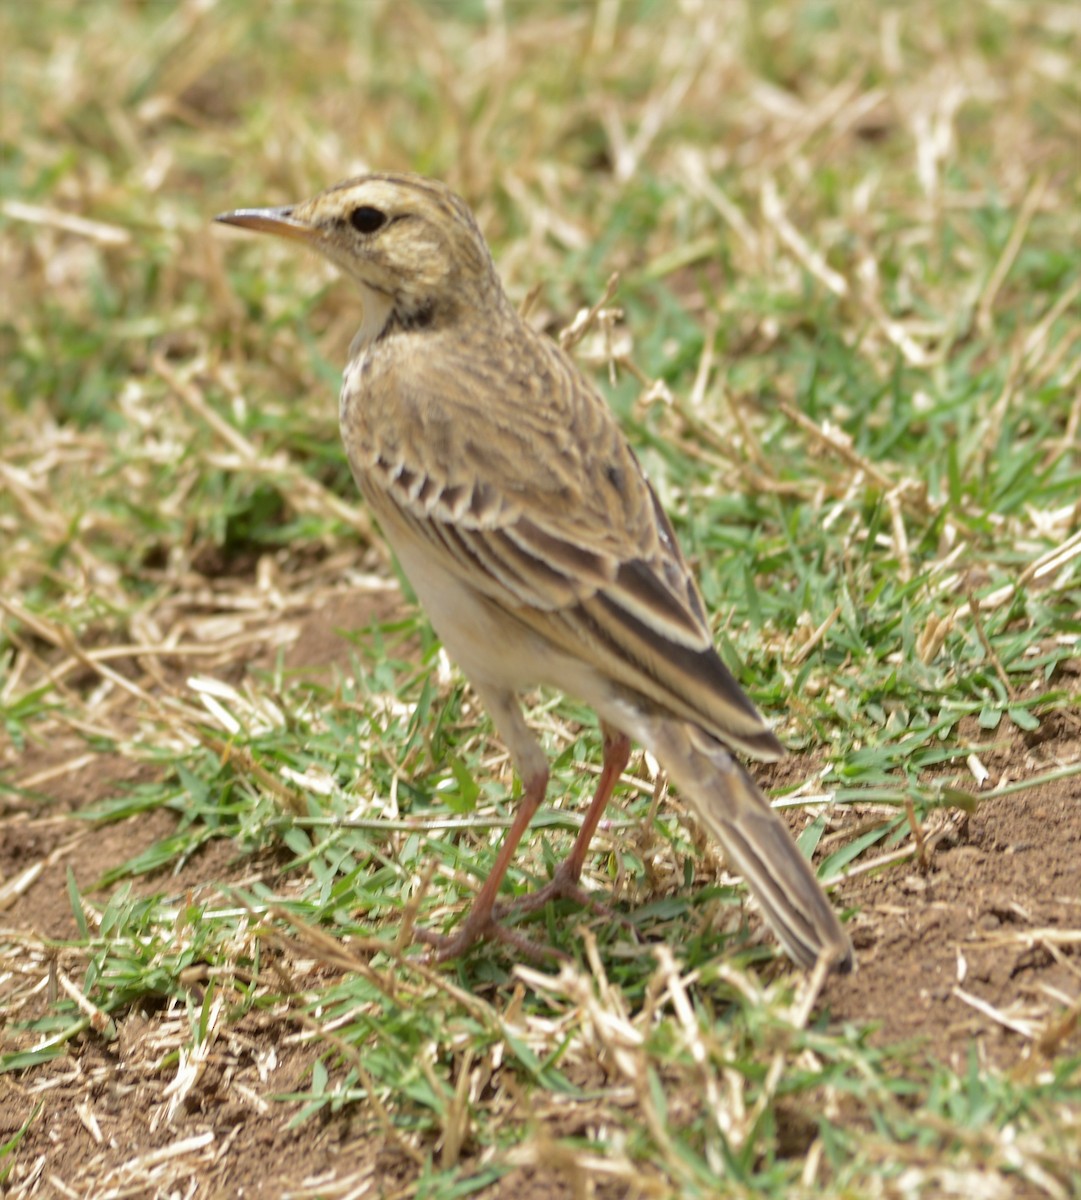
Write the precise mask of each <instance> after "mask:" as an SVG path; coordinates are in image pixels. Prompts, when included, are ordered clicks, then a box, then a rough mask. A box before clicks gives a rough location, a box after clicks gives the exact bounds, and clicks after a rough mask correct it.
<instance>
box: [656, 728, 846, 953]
mask: <svg viewBox="0 0 1081 1200" xmlns="http://www.w3.org/2000/svg"><path fill="white" fill-rule="evenodd" d="M636 724H637V728H636V729H635V731H634V736H635V737H636V738H637V740H639V741H640V742H641V743H642V744H643V745H645V746H646V747H648V749H650V750H651V751H652V752H653V754H654V755H655V756H656V757H657V759H658V760H659V761H660V762H661V764H662V765H663V766H664V767H665V768H666V770H667V771H668V774H669V777H670V778H671V779H672V780H673V781H674V782H675V784H676V786H677V788H678V789H679V793H680V795H681V796H682V798H683V799H684V800H686V801H688V802H689V803H690V804H691V806H692V808H693V809H694V812H695V815H696V816H697V817H698V819H699V820H700V821H701V822H702V824H703V825H705V826H706V828H707V829H708V830H709V831H710V833H712V834H713V836H714V837H715V838H716V839H717V840H718V841H719V842H720V843H721V846H722V848H723V849H724V852H725V856H726V857H727V859H728V861H729V864H730V865H731V866H732V867H733V868H734V869H735V870H737V871H739V872H740V874H741V875H742V876H743V877H744V879H745V880H746V881H747V886H748V887H749V888H750V889H751V892H752V893H753V895H754V896H755V898H756V899H757V900H758V903H759V904H760V905H761V906H762V910H763V912H764V913H765V915H766V919H767V920H768V921H769V923H770V925H771V926H772V927H773V932H774V933H775V934H776V935H777V938H778V940H779V941H780V943H781V945H782V946H784V948H785V950H787V951H788V953H789V955H790V956H791V957H792V958H793V959H794V960H795V962H797V963H799V965H800V966H802V967H806V968H811V967H813V966H814V965H815V963H816V962H817V961H818V959H819V957H820V956H822V955H825V956H826V958H827V959H828V960H829V961H830V962H831V963H832V965H833V967H834V969H835V970H838V971H849V970H851V968H852V964H853V956H852V944H851V942H850V941H849V940H848V935H847V934H846V933H845V931H844V930H843V929H842V928H841V923H840V921H838V919H837V914H836V913H835V912H834V911H833V908H832V907H831V905H830V902H829V901H828V900H827V899H826V895H825V893H824V892H823V891H822V888H821V886H820V885H819V882H818V880H817V879H816V878H815V875H814V872H813V871H812V870H811V866H810V864H809V863H808V862H807V860H806V859H805V858H804V857H803V855H802V854H801V853H800V851H799V849H798V848H797V846H796V844H795V842H793V840H792V838H791V836H790V834H789V832H788V829H787V828H786V826H785V824H784V822H783V821H782V820H781V818H780V817H779V816H778V815H777V814H776V813H775V812H774V811H773V809H772V808H771V807H770V805H769V802H768V801H767V800H766V798H765V797H764V796H763V795H762V793H761V792H760V791H759V790H758V786H757V785H756V784H755V782H754V780H753V779H752V778H751V776H750V775H749V774H748V773H747V771H746V769H745V768H744V767H743V765H742V764H741V763H740V762H738V761H737V760H736V759H734V758H733V757H732V755H731V754H729V753H728V751H727V750H726V749H725V747H724V746H723V745H722V744H721V743H720V742H719V741H717V740H716V739H715V738H713V737H711V736H710V735H709V734H708V733H706V732H705V731H704V730H701V729H698V728H697V727H696V726H694V725H691V724H689V723H687V722H685V721H679V720H674V719H672V718H668V717H660V716H653V715H650V716H643V717H642V718H641V720H640V721H639V722H637V723H636Z"/></svg>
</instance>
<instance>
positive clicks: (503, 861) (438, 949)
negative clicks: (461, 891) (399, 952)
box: [416, 770, 548, 962]
mask: <svg viewBox="0 0 1081 1200" xmlns="http://www.w3.org/2000/svg"><path fill="white" fill-rule="evenodd" d="M547 787H548V772H547V770H545V771H544V772H543V774H540V775H536V776H534V777H533V778H532V779H531V780H529V782H528V783H527V784H526V788H525V792H524V793H523V794H522V799H521V802H520V803H519V805H518V811H517V812H516V813H515V814H514V822H513V823H512V825H511V827H510V829H509V830H508V831H507V836H506V837H505V838H504V839H503V845H502V846H500V848H499V854H498V856H497V857H496V860H495V866H494V867H493V868H492V870H491V873H490V874H489V876H488V878H487V879H486V880H485V881H484V886H483V887H482V888H481V889H480V891H479V892H478V893H477V895H476V897H475V898H474V900H473V903H472V905H471V906H470V909H469V915H468V916H467V917H466V918H465V920H464V921H463V922H462V923H461V925H459V926H458V929H457V932H455V933H454V935H453V936H451V937H444V936H443V935H442V934H439V933H433V932H431V931H430V930H427V929H418V930H417V931H416V936H417V940H418V941H421V942H425V943H427V944H428V945H430V946H434V947H435V951H434V953H433V954H432V957H433V958H434V959H435V960H436V961H437V962H442V961H443V960H444V959H447V958H454V957H456V956H457V955H459V954H461V953H462V952H463V951H465V950H468V949H469V947H470V946H472V945H473V943H474V942H475V941H477V939H478V938H481V937H485V936H486V935H489V934H493V935H495V936H497V937H499V936H501V935H502V934H503V933H504V932H505V931H503V930H501V929H500V927H499V926H498V925H497V924H496V921H495V918H494V916H493V910H494V909H495V898H496V896H498V895H499V889H500V887H501V886H502V884H503V877H504V876H505V875H506V873H507V868H508V867H509V866H510V864H511V860H512V859H513V858H514V852H515V851H516V850H517V849H518V843H519V842H520V841H521V840H522V835H523V834H524V833H525V831H526V830H527V829H528V828H529V823H530V821H532V820H533V817H534V816H535V815H536V812H537V809H538V808H539V807H540V803H541V801H542V800H543V799H544V793H545V791H546V790H547ZM510 940H514V939H513V938H512V939H510Z"/></svg>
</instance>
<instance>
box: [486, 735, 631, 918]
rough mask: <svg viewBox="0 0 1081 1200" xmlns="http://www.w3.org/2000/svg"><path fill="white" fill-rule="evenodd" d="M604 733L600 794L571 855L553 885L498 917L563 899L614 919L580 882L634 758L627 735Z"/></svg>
mask: <svg viewBox="0 0 1081 1200" xmlns="http://www.w3.org/2000/svg"><path fill="white" fill-rule="evenodd" d="M601 733H602V735H603V737H604V765H603V767H602V768H601V777H600V779H599V780H598V782H597V790H596V791H595V792H594V793H593V800H592V802H591V803H590V806H589V811H588V812H587V813H586V816H585V820H584V821H583V822H582V828H581V829H580V830H579V831H578V836H577V837H576V838H575V840H574V846H573V847H572V848H571V852H570V854H569V855H568V856H567V858H565V859H564V860H563V862H561V863H560V864H559V866H558V867H557V868H556V873H555V874H554V875H553V876H552V880H551V882H550V883H548V884H546V885H545V886H544V887H542V888H539V889H538V890H537V891H535V892H532V893H531V894H530V895H528V896H526V897H524V898H523V899H521V900H519V901H517V902H516V903H514V904H512V905H508V906H507V907H506V908H501V909H500V910H499V911H497V913H496V916H498V917H503V916H505V915H507V914H513V915H515V916H519V915H522V914H525V913H531V912H535V911H536V910H537V909H538V908H541V907H543V906H544V905H545V904H547V903H548V902H549V901H550V900H562V899H568V900H575V901H576V902H577V903H579V904H581V905H582V906H583V908H591V909H593V910H594V911H595V912H599V913H600V914H601V915H602V916H609V917H610V916H611V915H612V914H611V913H610V912H609V910H608V909H607V908H605V906H604V905H603V904H601V903H600V901H599V900H597V899H595V898H594V897H593V896H591V895H590V893H589V892H587V891H585V890H584V889H583V888H582V887H580V886H579V882H578V881H579V880H580V879H581V878H582V868H583V867H584V866H585V861H586V854H587V853H588V851H589V843H590V842H591V841H592V840H593V835H594V834H595V833H596V832H597V826H598V825H599V824H600V820H601V817H602V816H603V814H604V810H605V808H606V807H607V806H608V801H609V800H610V799H611V798H612V792H613V790H614V789H615V786H616V784H617V783H618V782H619V777H620V776H621V775H622V774H623V769H624V767H626V765H627V760H628V759H629V758H630V756H631V743H630V739H629V738H628V737H627V736H626V735H625V734H623V733H620V732H619V731H618V730H616V729H612V728H611V726H609V725H605V724H604V723H603V722H602V723H601Z"/></svg>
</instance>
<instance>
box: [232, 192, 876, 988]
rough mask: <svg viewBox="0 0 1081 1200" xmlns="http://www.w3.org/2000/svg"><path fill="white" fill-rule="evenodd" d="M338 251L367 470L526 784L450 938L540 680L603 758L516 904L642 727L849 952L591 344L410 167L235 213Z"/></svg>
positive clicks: (745, 851)
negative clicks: (355, 297) (566, 345)
mask: <svg viewBox="0 0 1081 1200" xmlns="http://www.w3.org/2000/svg"><path fill="white" fill-rule="evenodd" d="M217 219H218V220H219V221H224V222H226V223H228V224H232V225H240V226H242V227H244V228H248V229H255V230H259V231H262V232H267V233H274V234H277V235H279V236H284V237H289V238H293V239H296V240H299V241H302V242H304V243H305V244H307V245H309V246H311V247H312V248H314V249H316V250H319V251H320V252H321V253H322V254H324V255H326V257H328V258H329V259H331V260H332V261H333V262H335V263H336V264H337V265H338V266H339V267H340V268H341V269H342V270H343V271H344V272H345V273H346V274H347V275H348V276H349V277H350V278H351V279H352V280H353V281H354V282H355V283H356V284H357V285H358V286H359V288H360V292H361V297H362V301H363V306H364V311H363V319H362V322H361V326H360V329H359V331H358V333H357V336H356V337H355V339H354V341H353V344H352V346H351V347H350V361H349V364H348V366H347V368H346V371H345V377H344V380H343V384H342V392H341V408H340V417H341V429H342V437H343V440H344V442H345V447H346V450H347V452H348V455H349V462H350V465H351V466H352V469H353V474H354V476H355V478H356V480H357V483H358V485H359V487H360V489H361V491H362V492H363V494H364V496H365V498H366V499H367V500H368V502H369V504H370V505H371V506H372V508H373V510H374V511H375V513H376V515H377V516H378V518H379V520H380V523H381V525H382V527H383V530H384V532H385V534H386V536H387V538H388V540H389V541H390V543H391V546H392V547H393V549H394V551H395V553H396V554H397V556H398V559H399V561H400V563H401V565H402V568H403V570H404V571H405V573H406V575H407V576H408V577H409V580H410V582H411V583H412V585H413V587H414V589H415V590H416V592H417V595H418V597H419V598H420V600H421V602H422V604H423V605H424V607H425V608H426V610H427V612H428V615H429V617H430V618H431V621H432V624H433V625H434V626H435V628H436V631H437V632H438V633H439V635H440V637H441V638H442V639H443V642H444V644H445V645H446V647H447V650H448V651H449V652H450V654H451V655H452V656H453V657H455V658H456V659H457V660H458V662H459V663H460V665H461V666H462V669H463V670H464V671H465V673H466V675H467V676H468V677H469V679H470V681H471V683H472V685H473V688H474V690H475V691H476V692H477V694H478V696H479V698H480V699H481V701H482V702H483V703H484V705H485V706H486V707H487V709H488V711H489V712H490V713H491V716H492V719H493V721H494V723H495V725H496V728H497V729H498V730H499V733H500V735H501V736H502V737H503V739H504V740H505V741H506V743H507V746H508V749H509V750H510V752H511V755H512V757H513V759H514V762H515V766H516V767H517V769H518V771H519V773H520V774H521V776H522V780H523V785H524V790H523V796H522V799H521V802H520V805H519V808H518V811H517V813H516V816H515V821H514V824H513V826H512V828H511V830H510V832H509V833H508V835H507V837H506V839H505V840H504V843H503V845H502V847H501V849H500V851H499V855H498V857H497V860H496V863H495V866H494V868H493V870H492V872H491V873H490V875H489V876H488V878H487V880H486V881H485V883H484V885H483V887H482V888H481V890H480V892H479V893H478V895H477V898H476V900H475V902H474V904H473V907H472V909H471V910H470V913H469V915H468V916H467V917H466V918H465V919H464V920H463V921H462V922H461V924H460V925H459V927H458V930H457V932H456V933H455V935H454V936H453V937H450V938H439V937H437V936H436V935H433V934H423V935H422V936H423V937H424V939H425V940H427V941H430V942H433V943H435V944H436V945H437V946H438V948H439V950H438V953H439V955H440V956H441V957H446V956H448V955H451V954H455V953H458V952H460V951H461V950H463V949H465V948H466V947H467V946H469V945H470V944H471V943H472V942H473V941H475V940H476V939H477V938H478V937H480V936H483V935H486V934H492V933H495V934H498V935H500V936H503V937H506V938H508V939H509V940H512V941H517V942H518V944H523V939H521V938H518V937H517V936H516V935H514V934H512V933H508V932H507V931H505V930H503V929H502V928H501V927H500V926H499V925H498V924H497V923H496V921H495V915H496V898H497V895H498V892H499V888H500V885H501V883H502V880H503V877H504V875H505V873H506V870H507V867H508V865H509V864H510V861H511V858H512V856H513V854H514V851H515V849H516V847H517V844H518V841H519V840H520V839H521V837H522V835H523V833H524V832H525V830H526V828H527V827H528V824H529V822H530V820H531V819H532V817H533V815H534V813H535V812H536V809H537V807H538V806H539V804H540V803H541V801H542V800H543V798H544V794H545V789H546V786H547V782H548V768H547V762H546V759H545V755H544V752H543V750H542V749H541V747H540V745H539V743H538V742H537V740H536V739H535V737H534V736H533V734H532V733H531V732H530V731H529V728H528V727H527V726H526V724H525V722H524V720H523V718H522V714H521V709H520V708H519V705H518V701H517V698H516V695H517V693H518V692H519V691H521V690H522V689H523V688H526V687H530V686H534V685H538V684H543V685H548V686H553V687H557V688H560V689H562V690H564V691H566V692H568V693H570V694H572V695H574V696H576V697H577V698H578V699H580V700H582V701H584V702H586V703H587V704H589V705H590V706H591V707H593V708H594V709H595V710H596V711H597V713H598V715H599V716H600V720H601V728H602V731H603V733H604V750H605V765H604V771H603V772H602V776H601V781H600V784H599V785H598V788H597V792H596V795H595V797H594V800H593V803H592V805H591V806H590V809H589V812H588V814H587V816H586V820H585V822H584V824H583V828H582V831H581V833H580V834H579V837H578V839H577V840H576V842H575V845H574V848H573V850H572V852H571V855H570V857H569V858H568V859H567V861H566V862H565V863H564V864H562V866H561V867H560V868H559V870H558V871H557V873H556V877H555V879H553V881H552V882H551V884H549V885H548V887H546V888H543V889H541V891H540V892H539V893H537V894H536V895H535V897H532V898H530V900H529V901H528V902H527V903H526V904H525V905H524V906H523V905H519V908H522V907H525V908H531V907H536V905H537V904H539V903H541V902H543V901H544V900H545V899H547V898H549V897H550V896H553V895H568V894H570V895H575V896H578V897H580V898H584V893H582V892H581V891H580V889H579V888H578V880H579V877H580V875H581V871H582V866H583V863H584V860H585V855H586V851H587V848H588V845H589V841H590V839H591V837H592V834H593V832H594V830H595V829H596V826H597V823H598V822H599V820H600V817H601V814H602V812H603V810H604V807H605V805H606V803H607V801H608V799H609V796H610V795H611V791H612V788H613V787H614V785H615V783H616V782H617V781H618V778H619V775H620V773H621V772H622V770H623V767H624V766H625V765H626V761H627V756H628V753H629V745H630V740H631V739H633V740H635V741H638V742H640V743H641V744H643V745H644V746H646V747H647V748H648V749H650V750H651V751H652V752H653V753H654V754H655V756H656V757H657V758H658V759H659V760H660V761H661V763H662V764H663V765H664V766H665V767H666V768H667V770H668V772H669V775H670V776H671V778H672V779H673V780H674V781H675V783H676V784H677V786H678V787H679V788H680V791H681V794H682V795H683V796H684V798H685V799H686V800H687V801H689V803H690V804H691V806H692V808H693V809H694V811H695V813H696V814H697V815H698V817H699V818H700V819H701V821H702V822H703V824H705V826H706V827H707V828H708V829H709V830H710V832H711V833H713V834H714V835H715V836H716V837H717V839H718V840H719V841H720V843H721V845H722V846H723V847H724V850H725V852H726V854H727V855H728V857H729V859H730V861H731V863H732V865H733V866H734V867H735V868H736V869H737V870H739V871H740V872H741V873H742V874H743V875H744V877H745V878H746V880H747V883H748V885H749V886H750V888H751V891H752V892H753V893H754V895H755V897H756V898H757V899H758V902H759V903H760V904H761V906H762V908H763V910H764V912H765V914H766V917H767V918H768V920H769V922H770V924H771V925H772V926H773V929H774V931H775V932H776V934H777V936H778V938H779V939H780V941H781V942H782V944H783V945H784V947H785V949H786V950H787V951H788V952H789V954H790V955H791V956H792V958H793V959H795V960H796V961H797V962H798V963H800V964H801V965H803V966H807V967H809V966H811V965H813V964H814V963H815V962H816V961H817V960H818V959H819V958H820V957H825V958H826V959H827V960H828V961H829V962H830V963H832V965H834V966H835V967H837V968H839V969H848V968H849V967H850V966H851V963H852V950H851V946H850V944H849V941H848V938H847V936H846V935H845V933H844V931H843V929H842V928H841V925H840V923H839V922H838V920H837V917H836V915H835V914H834V912H833V910H832V908H831V907H830V905H829V902H828V901H827V899H826V898H825V895H824V894H823V892H822V890H821V888H820V886H819V884H818V882H817V880H816V879H815V877H814V873H813V872H812V870H811V868H810V866H809V865H808V863H807V862H806V860H805V859H804V858H803V857H802V855H801V854H800V853H799V851H798V850H797V849H796V847H795V845H794V844H793V842H792V840H791V838H790V837H789V835H788V832H787V830H786V828H785V826H784V824H783V822H782V821H781V820H780V818H779V817H778V816H777V815H776V813H775V812H774V811H773V809H772V808H771V807H770V806H769V804H768V803H767V802H766V800H765V799H764V797H763V796H762V794H761V792H760V791H759V790H758V788H757V787H756V785H755V783H754V781H753V780H752V778H751V777H750V775H749V774H748V773H747V771H746V770H745V768H744V767H743V766H742V765H741V764H740V763H739V762H738V761H737V760H736V759H735V758H734V757H733V756H732V755H731V753H730V752H729V751H730V750H737V751H740V752H743V753H746V754H749V755H752V756H754V757H756V758H762V759H774V758H778V757H780V755H781V754H782V753H783V748H782V747H781V744H780V743H779V742H778V741H777V739H776V737H775V736H774V735H773V733H772V732H771V731H770V730H769V728H768V727H767V726H766V725H765V723H764V722H763V720H762V718H761V716H760V715H759V714H758V712H757V711H756V710H755V708H754V706H753V705H752V704H751V702H750V701H749V700H748V699H747V697H746V696H745V695H744V693H743V691H742V690H741V689H740V687H739V684H738V683H737V682H736V680H735V679H734V678H733V677H732V675H731V674H730V672H729V671H728V669H727V668H726V667H725V666H724V664H723V663H722V662H721V660H720V658H719V657H718V655H717V653H716V651H715V649H714V647H713V639H712V636H711V633H710V629H709V625H708V622H707V619H706V614H705V610H704V607H703V604H702V599H701V597H700V595H699V592H698V588H697V586H696V584H695V582H694V579H693V578H692V576H691V574H690V571H689V569H688V567H687V564H686V562H685V560H684V558H683V555H682V554H681V552H680V549H679V546H678V545H677V543H676V539H675V535H674V533H673V531H672V526H671V524H670V523H669V521H668V518H667V517H666V516H665V514H664V512H663V510H662V508H661V506H660V503H659V501H658V499H657V496H656V493H655V492H654V490H653V488H652V487H651V486H650V484H649V482H648V480H647V479H646V477H645V475H644V474H643V473H642V470H641V468H640V467H639V465H638V462H637V459H636V458H635V456H634V453H633V451H632V450H631V449H630V447H629V445H628V444H627V442H626V439H625V438H624V436H623V434H622V432H621V430H620V429H619V426H618V424H617V423H616V421H615V418H614V417H613V415H612V412H611V410H610V409H609V407H608V405H607V404H606V403H605V402H604V400H603V399H602V398H601V397H600V395H599V394H598V393H597V392H596V391H595V389H594V388H593V386H592V385H591V384H590V383H589V382H588V381H587V380H586V379H585V377H584V376H583V375H582V374H581V373H580V372H579V370H578V368H577V367H576V366H575V364H574V363H573V361H572V360H571V359H570V358H569V357H568V356H567V355H566V354H565V353H564V352H563V351H562V350H561V349H560V348H559V347H558V346H557V345H556V344H555V343H554V342H552V341H551V340H550V339H548V338H545V337H543V336H542V335H540V334H539V333H537V332H536V331H535V330H533V329H532V328H531V327H530V326H528V325H527V324H526V323H525V322H524V321H522V319H521V318H520V317H519V316H518V314H517V312H516V311H515V310H514V308H513V307H512V305H511V304H510V301H509V300H508V299H507V296H506V294H505V293H504V291H503V288H502V286H501V284H500V282H499V278H498V276H497V275H496V272H495V267H494V266H493V264H492V260H491V256H490V255H489V253H488V249H487V246H486V245H485V242H484V239H483V237H482V236H481V233H480V231H479V229H478V228H477V226H476V223H475V222H474V220H473V217H472V214H471V213H470V212H469V209H468V208H467V207H466V205H465V204H464V203H463V202H462V200H461V199H459V198H458V197H457V196H456V195H455V194H454V193H453V192H451V191H450V190H449V189H448V188H446V187H444V186H443V185H442V184H439V183H436V182H434V181H432V180H427V179H422V178H419V177H417V176H409V175H366V176H361V177H359V178H356V179H350V180H347V181H345V182H344V183H340V184H338V185H337V186H335V187H333V188H331V189H329V190H328V191H326V192H323V193H321V194H320V195H318V196H316V197H315V198H314V199H312V200H308V201H306V202H305V203H303V204H298V205H295V206H293V207H290V208H278V209H241V210H238V211H236V212H232V213H225V214H223V215H222V216H220V217H218V218H217Z"/></svg>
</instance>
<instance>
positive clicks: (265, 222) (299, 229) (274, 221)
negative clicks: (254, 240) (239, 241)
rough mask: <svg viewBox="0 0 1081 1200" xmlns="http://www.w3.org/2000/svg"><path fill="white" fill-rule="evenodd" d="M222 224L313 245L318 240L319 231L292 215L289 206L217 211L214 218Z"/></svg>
mask: <svg viewBox="0 0 1081 1200" xmlns="http://www.w3.org/2000/svg"><path fill="white" fill-rule="evenodd" d="M214 220H215V221H220V222H221V223H222V224H223V225H237V226H239V227H240V228H241V229H253V230H255V231H256V232H257V233H272V234H274V235H275V236H276V237H283V238H290V239H291V240H292V241H295V242H304V243H305V244H306V245H309V246H311V245H313V244H314V243H316V242H318V241H319V231H318V230H317V229H316V228H315V227H314V226H312V225H309V224H308V223H307V222H306V221H300V220H298V219H297V218H296V217H294V216H293V209H292V207H291V206H287V207H285V208H238V209H236V210H234V211H233V212H227V213H218V215H217V216H216V217H215V218H214Z"/></svg>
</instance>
